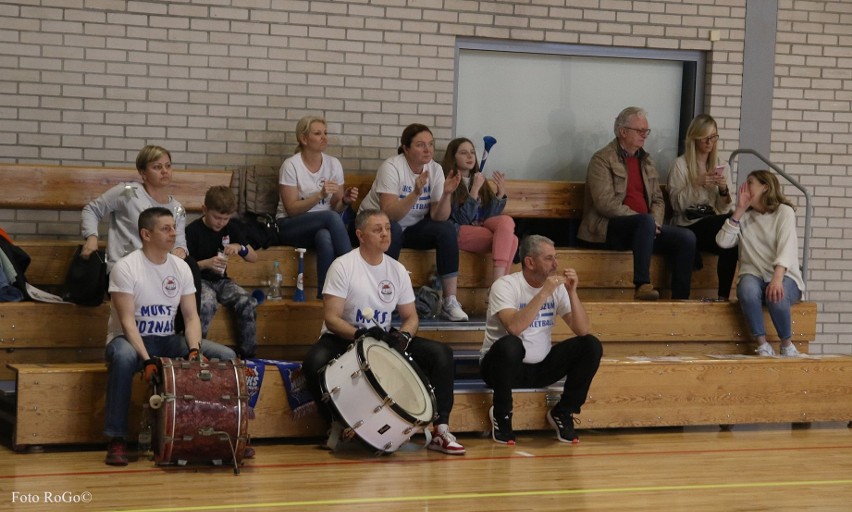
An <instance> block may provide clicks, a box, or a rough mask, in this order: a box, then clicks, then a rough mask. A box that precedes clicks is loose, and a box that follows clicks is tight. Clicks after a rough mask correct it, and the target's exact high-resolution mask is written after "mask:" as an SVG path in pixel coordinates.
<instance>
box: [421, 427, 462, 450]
mask: <svg viewBox="0 0 852 512" xmlns="http://www.w3.org/2000/svg"><path fill="white" fill-rule="evenodd" d="M427 448H428V449H430V450H435V451H437V452H441V453H446V454H447V455H464V446H462V445H461V444H459V442H458V441H457V440H456V436H454V435H452V434H450V429H449V427H448V426H447V425H445V424H441V425H438V426H437V427H436V428H435V430H434V431H433V432H432V441H431V442H430V443H429V446H427Z"/></svg>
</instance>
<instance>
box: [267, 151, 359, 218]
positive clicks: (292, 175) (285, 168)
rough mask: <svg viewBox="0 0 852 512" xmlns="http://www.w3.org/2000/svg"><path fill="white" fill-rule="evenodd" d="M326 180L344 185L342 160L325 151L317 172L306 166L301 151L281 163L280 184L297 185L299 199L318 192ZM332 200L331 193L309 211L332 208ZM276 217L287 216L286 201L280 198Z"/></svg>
mask: <svg viewBox="0 0 852 512" xmlns="http://www.w3.org/2000/svg"><path fill="white" fill-rule="evenodd" d="M326 181H333V182H335V183H337V184H338V185H341V186H343V166H342V165H341V164H340V160H338V159H336V158H334V157H333V156H329V155H326V154H325V153H323V155H322V166H320V168H319V170H318V171H317V172H311V171H309V170H308V168H307V167H305V162H303V161H302V154H301V153H296V154H295V155H293V156H291V157H290V158H288V159H287V160H284V163H283V164H281V169H279V171H278V184H279V185H287V186H290V187H296V189H297V190H298V191H299V199H304V198H306V197H308V196H311V195H313V194H316V193H317V191H318V190H320V189H321V188H322V187H323V185H324V184H325V182H326ZM330 200H331V194H329V195H328V196H326V197H325V198H324V199H323V200H322V201H320V202H319V203H317V204H315V205H313V206H312V207H311V209H310V210H308V212H307V213H310V212H321V211H325V210H329V209H331V204H330V202H329V201H330ZM275 217H276V218H278V219H280V218H283V217H287V211H286V210H285V209H284V203H283V202H282V201H281V200H280V199H279V200H278V213H277V214H276V215H275Z"/></svg>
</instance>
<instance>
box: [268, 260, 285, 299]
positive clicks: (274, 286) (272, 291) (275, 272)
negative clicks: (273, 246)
mask: <svg viewBox="0 0 852 512" xmlns="http://www.w3.org/2000/svg"><path fill="white" fill-rule="evenodd" d="M283 282H284V276H283V275H281V268H280V267H279V266H278V261H277V260H276V261H275V262H273V264H272V273H271V274H270V275H269V291H268V292H267V293H266V298H267V299H269V300H281V283H283Z"/></svg>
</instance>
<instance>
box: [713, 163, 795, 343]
mask: <svg viewBox="0 0 852 512" xmlns="http://www.w3.org/2000/svg"><path fill="white" fill-rule="evenodd" d="M716 242H717V243H718V244H719V246H720V247H733V248H735V247H736V246H739V252H740V281H739V283H738V284H737V298H738V299H739V301H740V309H742V312H743V316H744V317H745V319H746V323H747V324H748V326H749V330H750V331H751V335H752V337H753V338H754V340H755V341H756V342H757V350H756V352H757V354H758V355H762V356H774V355H775V351H774V350H772V347H771V346H770V345H769V343H767V341H766V327H765V325H764V322H763V305H764V304H765V305H766V309H767V310H768V311H769V317H770V318H771V319H772V324H773V325H774V326H775V330H776V332H777V333H778V337H779V338H780V339H781V355H782V356H784V357H796V356H798V355H799V351H798V350H796V346H795V345H793V343H792V337H793V326H792V325H793V324H792V318H791V316H790V308H791V307H792V305H793V304H795V303H797V302H799V301H800V300H801V298H802V292H803V291H804V289H805V283H804V280H803V278H802V272H801V270H800V269H799V240H798V237H797V235H796V214H795V213H794V209H793V205H792V203H791V202H790V201H789V200H788V199H787V198H786V197H784V194H783V192H782V191H781V186H780V185H779V183H778V178H776V177H775V175H774V174H772V173H771V172H769V171H765V170H761V171H752V172H751V174H749V175H748V179H747V180H746V181H745V183H743V184H742V185H741V186H740V190H739V198H738V199H737V208H736V210H734V213H733V214H732V215H731V217H730V218H728V219H727V221H726V222H725V223H724V224H722V228H721V229H720V230H719V233H718V234H717V235H716Z"/></svg>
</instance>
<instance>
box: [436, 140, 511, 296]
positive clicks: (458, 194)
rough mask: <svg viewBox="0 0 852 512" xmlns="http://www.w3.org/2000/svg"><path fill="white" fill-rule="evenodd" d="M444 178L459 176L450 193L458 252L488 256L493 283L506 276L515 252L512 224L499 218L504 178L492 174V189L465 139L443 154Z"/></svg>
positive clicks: (504, 188)
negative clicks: (452, 175) (491, 260)
mask: <svg viewBox="0 0 852 512" xmlns="http://www.w3.org/2000/svg"><path fill="white" fill-rule="evenodd" d="M442 167H443V168H444V176H445V177H449V176H450V175H451V174H452V173H454V172H455V173H458V174H459V175H461V184H460V185H459V186H458V187H457V188H456V190H455V192H453V203H452V212H451V213H450V220H452V221H453V222H454V223H455V224H456V229H457V230H458V237H459V249H461V250H463V251H467V252H472V253H475V254H487V253H489V252H490V253H491V258H492V259H493V262H494V267H493V272H492V282H493V281H496V280H497V279H499V278H500V277H502V276H504V275H506V274H507V273H509V267H511V265H512V260H513V259H514V257H515V252H516V251H517V250H518V237H517V236H515V221H514V220H512V217H509V216H508V215H502V214H501V213H502V212H503V208H505V207H506V177H505V175H504V174H503V173H502V172H500V171H495V172H494V174H493V175H492V176H493V179H494V184H495V185H497V192H496V193H495V192H494V191H493V190H491V187H490V186H489V185H488V180H487V179H486V178H485V175H484V174H482V172H480V169H479V162H477V161H476V149H475V148H474V147H473V143H472V142H471V141H470V140H469V139H466V138H463V137H462V138H458V139H453V140H452V141H450V143H449V145H447V151H446V153H444V161H443V163H442Z"/></svg>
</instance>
